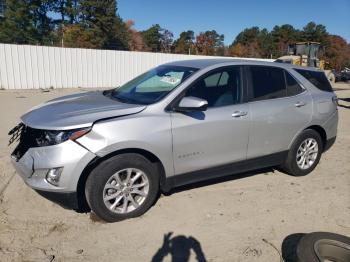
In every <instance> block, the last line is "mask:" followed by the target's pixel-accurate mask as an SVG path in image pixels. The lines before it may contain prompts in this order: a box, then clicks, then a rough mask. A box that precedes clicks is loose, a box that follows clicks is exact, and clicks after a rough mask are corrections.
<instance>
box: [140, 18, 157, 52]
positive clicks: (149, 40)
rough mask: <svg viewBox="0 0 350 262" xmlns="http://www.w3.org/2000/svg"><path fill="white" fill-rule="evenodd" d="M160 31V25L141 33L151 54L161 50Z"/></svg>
mask: <svg viewBox="0 0 350 262" xmlns="http://www.w3.org/2000/svg"><path fill="white" fill-rule="evenodd" d="M160 30H161V27H160V25H159V24H155V25H152V26H151V27H150V28H148V29H147V30H145V31H142V32H141V34H142V37H143V41H144V42H145V44H146V47H147V49H148V50H149V51H151V52H160V50H161V43H160V37H161V35H160Z"/></svg>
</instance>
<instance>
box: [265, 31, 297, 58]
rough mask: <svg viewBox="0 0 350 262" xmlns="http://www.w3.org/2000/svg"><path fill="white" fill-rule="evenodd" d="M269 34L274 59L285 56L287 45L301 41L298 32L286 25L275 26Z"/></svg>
mask: <svg viewBox="0 0 350 262" xmlns="http://www.w3.org/2000/svg"><path fill="white" fill-rule="evenodd" d="M270 34H271V38H272V54H273V56H274V57H280V56H283V55H285V54H286V53H287V50H288V45H289V44H292V43H295V42H297V41H301V40H302V37H301V35H300V32H299V31H298V30H296V29H295V28H294V27H293V26H291V25H288V24H285V25H282V26H275V27H274V28H273V29H272V31H271V33H270Z"/></svg>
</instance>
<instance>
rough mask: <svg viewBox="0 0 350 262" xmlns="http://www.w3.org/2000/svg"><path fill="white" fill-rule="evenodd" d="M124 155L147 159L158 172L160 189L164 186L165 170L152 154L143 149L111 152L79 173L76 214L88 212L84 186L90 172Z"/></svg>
mask: <svg viewBox="0 0 350 262" xmlns="http://www.w3.org/2000/svg"><path fill="white" fill-rule="evenodd" d="M126 153H135V154H139V155H142V156H143V157H145V158H146V159H148V160H149V161H150V162H151V163H153V164H154V165H155V166H156V168H157V171H158V174H159V176H160V177H159V181H160V187H161V188H162V187H164V186H165V185H166V175H165V168H164V165H163V163H162V162H161V160H160V159H159V158H158V157H157V156H156V155H155V154H153V153H152V152H150V151H148V150H145V149H140V148H125V149H120V150H117V151H114V152H111V153H109V154H107V155H105V156H103V157H95V158H94V159H93V160H91V161H90V162H89V164H88V165H87V166H86V167H85V168H84V170H83V172H82V173H81V175H80V177H79V180H78V184H77V198H78V210H77V211H78V212H87V211H89V210H90V207H89V205H88V203H87V201H86V197H85V184H86V180H87V178H88V177H89V175H90V173H91V171H92V170H93V169H94V168H95V167H96V166H98V165H99V164H100V163H102V162H103V161H105V160H107V159H109V158H111V157H113V156H116V155H121V154H126Z"/></svg>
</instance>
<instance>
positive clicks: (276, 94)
mask: <svg viewBox="0 0 350 262" xmlns="http://www.w3.org/2000/svg"><path fill="white" fill-rule="evenodd" d="M247 71H248V76H249V77H248V82H249V84H248V85H249V93H250V94H249V112H250V114H251V115H250V117H251V125H250V130H249V144H248V153H247V158H248V159H251V158H255V157H260V156H264V155H269V154H273V153H279V152H283V151H286V150H288V147H289V145H290V143H291V141H292V140H293V138H294V137H295V135H296V134H297V133H298V132H299V131H301V130H303V129H304V128H306V127H307V124H308V123H309V122H310V121H311V116H312V98H311V95H310V94H309V93H308V92H307V90H306V89H304V88H303V87H302V86H301V85H300V84H299V83H298V82H297V81H296V80H295V78H294V77H293V76H292V75H291V74H290V73H289V72H287V71H286V70H284V69H282V68H279V67H273V66H249V67H248V68H247Z"/></svg>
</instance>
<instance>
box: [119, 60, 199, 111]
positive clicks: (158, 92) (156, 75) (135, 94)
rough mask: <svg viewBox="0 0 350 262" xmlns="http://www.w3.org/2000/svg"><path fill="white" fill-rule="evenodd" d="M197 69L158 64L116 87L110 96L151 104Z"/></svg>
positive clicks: (131, 101)
mask: <svg viewBox="0 0 350 262" xmlns="http://www.w3.org/2000/svg"><path fill="white" fill-rule="evenodd" d="M197 70H198V69H197V68H190V67H182V66H159V67H156V68H154V69H152V70H150V71H148V72H146V73H144V74H142V75H140V76H138V77H136V78H134V79H133V80H131V81H129V82H128V83H126V84H124V85H122V86H121V87H119V88H116V89H115V90H113V92H112V97H113V98H115V99H117V100H120V101H121V102H124V103H133V104H145V105H149V104H153V103H155V102H157V101H159V100H161V99H162V98H163V97H165V96H166V95H167V94H169V93H170V92H171V91H172V90H174V89H175V88H176V87H177V86H178V85H180V84H181V83H182V82H183V81H184V80H185V79H186V78H188V77H189V76H190V75H191V74H193V73H194V72H195V71H197Z"/></svg>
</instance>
